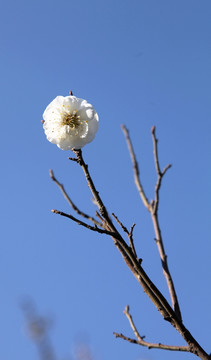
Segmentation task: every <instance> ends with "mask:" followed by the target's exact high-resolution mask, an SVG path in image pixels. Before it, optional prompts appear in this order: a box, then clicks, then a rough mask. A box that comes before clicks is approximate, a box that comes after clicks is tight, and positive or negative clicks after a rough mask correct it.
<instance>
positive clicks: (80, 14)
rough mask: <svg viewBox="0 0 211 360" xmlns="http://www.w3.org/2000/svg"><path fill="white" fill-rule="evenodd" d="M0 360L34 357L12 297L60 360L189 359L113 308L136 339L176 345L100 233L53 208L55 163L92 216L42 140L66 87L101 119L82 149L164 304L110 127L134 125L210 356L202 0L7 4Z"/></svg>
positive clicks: (64, 163) (176, 266)
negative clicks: (46, 329)
mask: <svg viewBox="0 0 211 360" xmlns="http://www.w3.org/2000/svg"><path fill="white" fill-rule="evenodd" d="M0 33H1V44H0V47H1V57H0V61H1V67H0V71H1V74H0V78H1V88H0V92H1V96H0V101H1V142H0V146H1V178H0V181H1V242H0V284H1V287H0V288H1V293H0V301H1V306H0V358H1V359H2V360H3V359H4V360H26V359H30V360H36V359H39V357H38V353H37V349H36V347H35V346H34V344H33V343H32V342H31V341H30V340H29V339H28V338H27V336H26V334H25V330H24V316H23V312H22V311H21V308H20V304H21V302H22V301H23V299H25V297H30V298H31V299H32V300H33V302H34V304H35V305H36V308H37V312H38V313H39V314H41V315H44V316H47V317H50V318H51V319H52V322H53V327H52V329H51V331H50V333H49V336H50V338H51V342H52V344H53V347H54V350H55V354H56V356H57V359H63V360H66V359H72V360H73V355H74V349H75V346H76V344H77V342H80V341H82V342H84V343H86V344H88V345H89V346H90V348H91V351H92V352H93V355H94V360H108V359H109V360H114V359H115V360H118V359H121V360H129V359H130V360H161V359H162V360H165V359H175V360H176V359H181V360H182V359H184V360H185V359H187V360H188V359H193V358H194V355H191V354H182V353H169V352H162V351H160V350H150V351H149V350H147V349H146V348H142V347H140V346H136V345H132V344H129V343H126V342H124V341H123V340H120V339H115V338H114V336H113V331H117V332H122V333H124V334H125V335H128V336H131V337H133V333H132V331H131V329H130V326H129V324H128V322H127V319H126V318H125V316H124V314H123V310H124V307H125V305H127V304H130V307H131V312H132V314H133V316H134V320H135V323H136V325H137V327H138V329H139V331H140V333H141V334H142V335H146V340H148V341H152V342H164V343H167V344H175V345H176V344H177V345H184V342H183V341H182V339H181V338H180V336H178V335H177V333H176V332H175V331H174V329H173V328H171V326H170V325H169V324H168V323H165V322H164V321H163V320H162V318H161V316H160V314H159V313H158V312H157V310H156V309H154V307H153V305H152V304H151V303H150V300H149V299H148V298H147V296H146V295H145V294H144V293H143V291H142V289H141V288H140V287H139V285H138V283H137V282H136V280H135V279H134V278H133V276H132V275H131V274H130V272H129V270H128V269H127V267H126V265H125V264H124V263H123V260H122V258H121V256H120V254H119V253H118V252H117V250H116V248H115V247H114V246H113V244H112V240H111V239H109V238H107V237H106V236H100V235H97V234H94V233H91V232H88V231H86V230H85V229H83V228H81V227H79V226H78V225H76V224H74V223H72V222H71V221H70V220H68V219H65V218H62V217H60V216H58V215H54V214H52V213H51V212H50V210H51V209H52V208H56V209H60V210H63V211H66V212H69V211H70V209H69V208H68V205H67V204H66V202H65V200H64V199H63V197H62V195H61V193H60V191H59V189H58V188H57V187H56V185H55V184H54V183H53V182H52V181H51V180H50V178H49V174H48V170H49V168H52V169H53V170H54V172H55V175H56V176H57V178H58V179H59V180H60V181H61V182H62V183H63V184H65V187H66V189H67V190H68V192H69V194H70V196H71V197H72V200H73V201H74V202H75V203H76V204H77V205H78V206H79V207H80V208H81V209H82V210H84V211H87V212H90V213H92V214H93V215H94V213H95V206H94V205H93V204H92V202H91V195H90V192H89V189H88V187H87V185H86V182H85V179H84V176H83V173H82V171H81V169H80V168H79V167H78V166H77V164H75V163H72V162H70V161H69V160H68V156H70V152H65V151H62V150H60V149H58V148H57V147H56V146H55V145H53V144H51V143H49V142H48V141H47V140H46V138H45V135H44V132H43V129H42V124H41V122H40V120H41V119H42V114H43V111H44V109H45V107H46V106H47V105H48V104H49V103H50V102H51V101H52V100H53V99H54V98H55V97H56V96H57V95H64V96H65V95H68V93H69V90H70V89H71V90H72V91H73V92H74V94H75V95H76V96H78V97H81V98H85V99H87V100H88V101H89V102H90V103H91V104H93V105H94V106H95V108H96V110H97V112H98V114H99V117H100V127H99V131H98V133H97V136H96V139H95V140H94V141H93V142H92V143H91V144H89V145H87V146H86V147H85V148H84V151H83V154H84V158H85V160H86V162H87V163H88V164H89V169H90V172H91V174H92V175H93V178H94V180H95V183H96V186H97V188H98V190H99V191H100V194H101V195H102V198H103V199H104V201H105V203H106V205H107V206H108V209H109V211H111V212H115V213H116V214H117V215H118V216H119V218H120V219H121V220H122V221H123V222H124V223H125V225H127V226H128V227H130V226H131V225H132V223H133V222H135V223H136V224H137V225H136V228H135V231H134V235H135V243H136V246H137V249H138V252H139V255H140V257H142V258H143V267H144V269H145V270H146V271H147V272H148V273H149V275H150V276H151V277H152V279H153V281H154V282H155V283H156V284H157V285H158V286H159V288H160V289H161V290H162V291H163V292H164V294H165V295H166V296H167V297H168V292H167V289H166V284H165V281H164V279H163V275H162V270H161V264H160V259H159V257H158V252H157V248H156V246H155V243H154V241H153V238H154V234H153V230H152V225H151V220H150V217H149V214H148V213H147V212H146V210H145V208H144V206H143V205H142V203H141V200H140V199H139V196H138V193H137V190H136V188H135V186H134V181H133V174H132V169H131V163H130V159H129V155H128V151H127V147H126V144H125V141H124V137H123V134H122V132H121V129H120V125H121V124H122V123H125V124H126V125H127V127H128V128H129V129H130V134H131V137H132V139H133V143H134V147H135V151H136V154H137V157H138V159H139V164H140V168H141V177H142V182H143V185H144V188H145V190H146V193H147V196H148V197H149V198H152V197H153V191H154V184H155V181H156V174H155V171H154V163H153V156H152V140H151V133H150V131H151V127H152V125H156V126H157V136H158V137H159V154H160V160H161V166H162V167H164V166H165V165H167V164H168V163H172V164H173V167H172V169H171V170H169V172H168V173H167V174H166V177H165V179H164V182H163V187H162V191H161V203H160V222H161V227H162V232H163V237H164V240H165V247H166V251H167V254H168V260H169V266H170V269H171V272H172V275H173V277H174V281H175V285H176V288H177V292H178V296H179V300H180V303H181V309H182V312H183V318H184V323H185V325H186V326H187V327H188V328H189V330H190V331H191V332H192V334H193V335H194V336H195V337H196V338H197V340H198V341H199V342H200V343H201V345H202V346H204V348H205V349H206V350H207V351H208V352H211V341H210V333H211V330H210V324H211V313H210V298H211V290H210V289H211V287H210V276H211V267H210V254H211V242H210V209H211V206H210V204H211V198H210V183H211V170H210V155H211V152H210V149H211V147H210V140H211V125H210V119H211V107H210V97H211V95H210V94H211V2H210V1H209V0H186V1H184V0H177V1H172V0H122V1H117V0H107V1H104V0H103V1H101V0H89V1H86V0H75V1H72V0H60V1H55V0H52V1H50V0H42V1H41V0H36V1H31V0H28V1H24V0H20V1H15V0H8V1H7V2H6V1H4V2H2V4H1V9H0Z"/></svg>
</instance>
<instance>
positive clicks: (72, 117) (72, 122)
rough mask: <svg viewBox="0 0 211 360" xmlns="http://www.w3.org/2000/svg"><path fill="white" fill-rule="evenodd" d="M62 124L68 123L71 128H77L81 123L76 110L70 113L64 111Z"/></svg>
mask: <svg viewBox="0 0 211 360" xmlns="http://www.w3.org/2000/svg"><path fill="white" fill-rule="evenodd" d="M62 120H63V125H68V126H69V127H70V129H71V130H75V129H78V128H79V126H80V125H81V119H80V115H77V111H76V110H74V111H73V113H72V114H68V113H67V112H65V113H64V114H63V119H62Z"/></svg>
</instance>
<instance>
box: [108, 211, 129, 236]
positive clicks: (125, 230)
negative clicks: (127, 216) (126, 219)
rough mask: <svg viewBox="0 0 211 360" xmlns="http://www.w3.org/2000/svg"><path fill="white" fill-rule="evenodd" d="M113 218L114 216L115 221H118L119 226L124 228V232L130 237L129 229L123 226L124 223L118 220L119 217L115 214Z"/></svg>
mask: <svg viewBox="0 0 211 360" xmlns="http://www.w3.org/2000/svg"><path fill="white" fill-rule="evenodd" d="M112 216H113V217H114V219H115V220H116V222H117V224H119V225H120V227H121V228H122V230H123V231H124V232H125V233H126V234H127V235H129V231H128V229H127V228H126V226H124V225H123V223H122V222H121V221H120V220H119V219H118V217H117V216H116V215H115V214H114V213H112Z"/></svg>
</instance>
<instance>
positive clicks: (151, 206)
mask: <svg viewBox="0 0 211 360" xmlns="http://www.w3.org/2000/svg"><path fill="white" fill-rule="evenodd" d="M122 130H123V132H124V135H125V138H126V142H127V145H128V149H129V153H130V156H131V160H132V164H133V171H134V179H135V183H136V186H137V189H138V192H139V194H140V197H141V199H142V201H143V204H144V205H145V207H146V208H147V210H148V211H149V212H150V214H151V217H152V222H153V227H154V231H155V236H156V244H157V246H158V251H159V255H160V258H161V263H162V268H163V273H164V276H165V278H166V282H167V286H168V289H169V294H170V297H171V302H172V306H173V309H174V310H175V312H176V314H177V316H178V318H179V319H180V320H181V319H182V316H181V312H180V308H179V302H178V299H177V295H176V290H175V287H174V283H173V279H172V277H171V274H170V271H169V268H168V263H167V255H166V253H165V249H164V245H163V240H162V236H161V230H160V226H159V222H158V206H159V191H160V187H161V181H162V178H163V176H164V175H165V173H166V171H167V170H168V169H169V168H170V167H171V165H170V164H169V165H167V166H166V167H165V168H164V170H163V171H162V172H161V170H160V164H159V159H158V148H157V142H158V140H157V138H156V136H155V126H153V127H152V130H151V132H152V138H153V145H154V148H153V152H154V160H155V168H156V172H157V175H158V179H157V183H156V185H155V200H154V201H152V202H151V203H149V201H148V200H147V197H146V196H145V193H144V190H143V186H142V185H141V181H140V178H139V170H138V162H137V160H136V156H135V153H134V150H133V146H132V141H131V139H130V136H129V132H128V130H127V129H126V127H125V126H124V125H122Z"/></svg>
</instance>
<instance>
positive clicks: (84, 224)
mask: <svg viewBox="0 0 211 360" xmlns="http://www.w3.org/2000/svg"><path fill="white" fill-rule="evenodd" d="M51 211H52V213H54V214H59V215H61V216H64V217H67V218H68V219H71V220H73V221H75V222H76V223H77V224H78V225H82V226H84V227H85V228H87V229H89V230H92V231H96V232H98V233H100V234H106V235H110V236H112V237H114V238H115V236H116V234H115V233H114V232H112V231H108V230H104V229H100V228H98V227H97V225H95V226H91V225H89V224H86V223H85V222H83V221H81V220H79V219H77V218H75V217H74V216H72V215H70V214H66V213H64V212H62V211H59V210H55V209H52V210H51Z"/></svg>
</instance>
